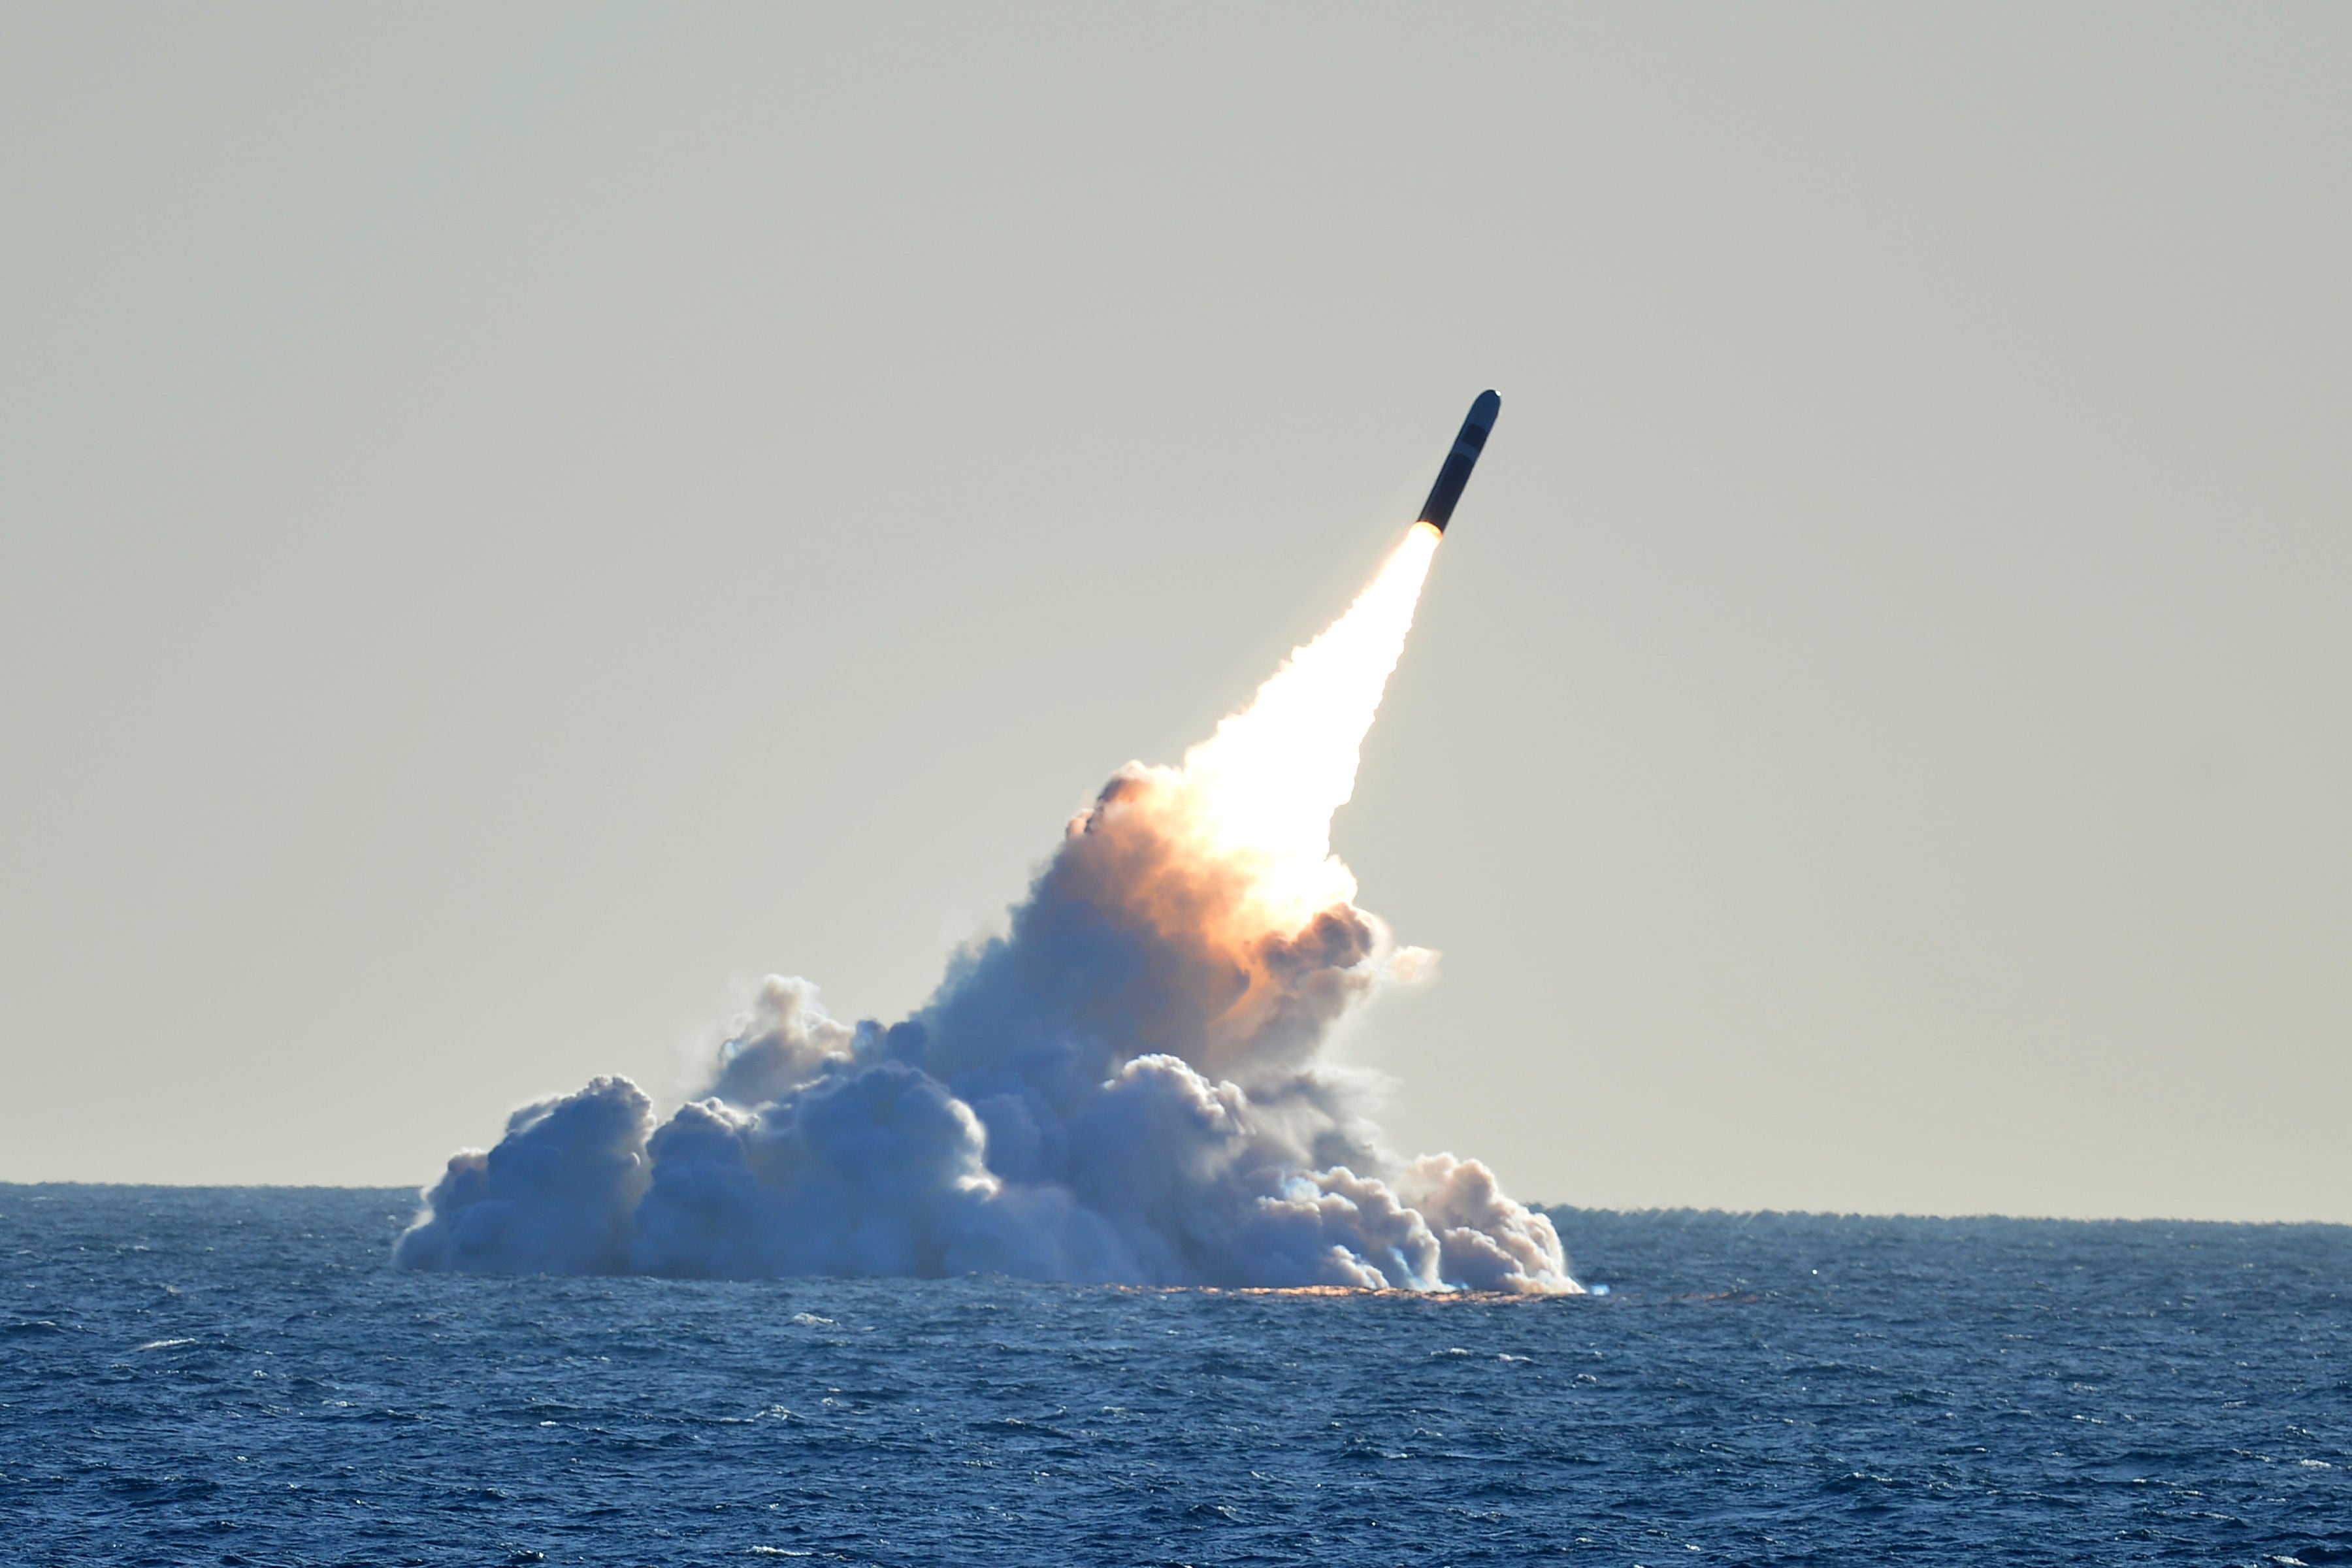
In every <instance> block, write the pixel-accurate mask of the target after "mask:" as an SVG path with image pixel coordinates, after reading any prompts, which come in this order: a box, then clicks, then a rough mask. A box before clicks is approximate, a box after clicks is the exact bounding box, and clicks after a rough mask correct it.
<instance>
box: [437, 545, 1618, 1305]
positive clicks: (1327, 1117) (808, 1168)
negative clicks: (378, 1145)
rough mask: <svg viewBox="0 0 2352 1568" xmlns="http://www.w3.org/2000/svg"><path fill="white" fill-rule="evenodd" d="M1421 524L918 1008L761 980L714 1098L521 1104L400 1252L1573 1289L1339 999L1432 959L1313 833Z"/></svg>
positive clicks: (452, 1180)
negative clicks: (894, 1018) (1400, 1129)
mask: <svg viewBox="0 0 2352 1568" xmlns="http://www.w3.org/2000/svg"><path fill="white" fill-rule="evenodd" d="M1436 542H1437V536H1436V533H1435V531H1433V530H1432V529H1429V528H1427V527H1425V526H1416V527H1415V528H1414V529H1413V530H1412V531H1411V532H1410V533H1409V534H1408V535H1407V537H1406V539H1405V541H1404V542H1403V543H1402V544H1401V545H1400V546H1399V547H1398V549H1397V550H1396V552H1395V553H1394V554H1393V555H1391V557H1390V559H1389V561H1388V563H1386V565H1385V566H1383V567H1382V569H1381V573H1380V574H1379V576H1378V577H1377V578H1375V579H1374V581H1373V583H1372V584H1371V585H1370V587H1369V588H1367V589H1366V590H1365V591H1364V593H1363V594H1362V595H1360V597H1359V598H1358V599H1357V601H1356V602H1355V604H1354V605H1352V606H1350V608H1349V610H1348V612H1347V614H1346V615H1344V616H1341V617H1340V618H1339V620H1338V621H1336V622H1335V623H1333V624H1332V626H1330V627H1329V628H1328V629H1327V630H1326V631H1325V632H1324V633H1323V635H1322V636H1320V637H1317V638H1316V639H1315V640H1314V641H1313V642H1311V643H1309V644H1307V646H1306V647H1301V648H1298V649H1297V650H1296V651H1295V652H1293V654H1292V655H1291V657H1290V658H1289V659H1288V660H1287V661H1286V663H1285V664H1284V666H1283V668H1281V669H1280V670H1279V671H1277V672H1276V674H1275V675H1274V677H1273V678H1272V679H1269V680H1267V681H1266V682H1265V685H1264V686H1262V687H1260V688H1259V689H1258V691H1257V695H1256V697H1255V700H1253V701H1252V702H1251V703H1250V705H1249V706H1248V707H1247V708H1245V709H1244V710H1242V711H1240V712H1238V713H1235V714H1234V715H1232V716H1230V717H1228V718H1227V719H1225V720H1224V721H1223V722H1222V723H1221V724H1219V725H1218V727H1217V732H1216V733H1215V735H1213V737H1211V738H1210V739H1209V740H1207V741H1205V742H1202V743H1201V744H1199V745H1197V746H1194V747H1193V748H1192V750H1191V751H1190V752H1187V753H1186V754H1185V758H1184V763H1183V765H1182V767H1181V768H1176V769H1171V768H1165V767H1147V766H1144V765H1142V764H1140V763H1130V764H1129V765H1128V766H1127V767H1125V768H1123V769H1121V770H1120V771H1119V772H1118V774H1117V775H1116V776H1114V777H1113V778H1112V779H1111V780H1110V782H1109V783H1108V784H1106V785H1105V786H1104V787H1103V789H1102V792H1101V793H1100V795H1097V798H1096V799H1095V801H1094V803H1093V804H1092V805H1091V806H1089V807H1088V808H1087V810H1086V811H1084V812H1081V813H1080V814H1079V815H1078V816H1076V818H1074V819H1073V820H1072V821H1071V823H1070V825H1069V827H1068V830H1067V832H1066V835H1065V836H1064V838H1063V841H1062V843H1061V845H1060V847H1058V848H1057V849H1056V850H1055V853H1054V855H1053V856H1052V857H1051V858H1049V859H1048V860H1047V861H1046V862H1045V865H1044V867H1043V868H1041V869H1040V870H1039V871H1038V873H1037V876H1036V879H1035V880H1034V882H1033V884H1032V885H1031V887H1030V889H1029V894H1028V897H1027V898H1026V899H1025V900H1023V901H1022V902H1021V903H1020V904H1019V905H1017V906H1016V907H1015V908H1014V909H1013V911H1012V919H1011V922H1010V929H1009V930H1008V931H1006V932H1005V934H1004V935H1003V936H1001V937H997V938H993V939H992V940H990V941H988V942H983V943H982V944H980V945H978V946H976V947H973V948H971V949H967V950H966V951H964V952H961V953H960V954H959V955H958V956H957V958H956V959H955V961H954V962H953V963H951V964H950V968H949V971H948V973H947V974H946V976H945V977H944V978H943V979H942V980H941V982H940V986H939V989H938V990H937V991H936V992H935V993H934V994H933V995H932V997H931V999H930V1000H929V1002H928V1003H927V1004H926V1005H924V1006H923V1007H922V1008H921V1010H919V1012H917V1013H916V1014H915V1015H914V1016H912V1017H910V1018H908V1019H906V1020H904V1021H902V1022H900V1023H898V1024H894V1025H891V1026H888V1027H887V1028H885V1027H883V1026H881V1025H879V1024H876V1023H870V1022H868V1023H860V1024H857V1025H856V1026H850V1025H846V1024H844V1023H841V1022H839V1021H837V1020H835V1019H834V1018H831V1017H829V1016H826V1014H825V1013H824V1010H823V1008H822V1007H821V1006H820V1005H819V1004H818V1001H817V995H816V990H815V988H814V986H812V985H810V984H808V983H807V982H805V981H801V980H787V979H781V978H772V979H770V980H769V981H768V982H767V983H766V984H764V985H763V986H762V988H761V992H760V994H759V995H758V997H757V998H756V999H755V1001H754V1004H753V1006H752V1009H751V1014H750V1015H749V1016H747V1017H746V1018H745V1019H744V1020H743V1021H742V1023H741V1024H740V1026H739V1027H738V1028H737V1030H736V1032H735V1034H734V1036H733V1037H731V1038H730V1039H729V1040H728V1041H727V1042H726V1043H725V1045H724V1046H722V1047H720V1050H719V1060H718V1061H717V1063H716V1064H715V1066H714V1069H713V1075H712V1079H711V1082H710V1085H709V1089H708V1091H707V1092H706V1094H705V1095H704V1096H703V1097H702V1098H701V1099H698V1100H695V1101H693V1102H692V1103H690V1104H688V1105H686V1106H684V1107H683V1108H681V1109H680V1110H678V1111H677V1113H676V1114H674V1115H673V1116H671V1117H670V1118H669V1119H668V1120H667V1121H662V1122H660V1123H659V1124H658V1125H656V1120H655V1117H654V1114H653V1107H652V1104H651V1102H650V1101H649V1100H647V1099H646V1096H645V1095H644V1094H643V1093H642V1092H641V1091H639V1090H638V1089H637V1088H636V1087H635V1085H633V1084H631V1083H629V1082H628V1081H627V1080H626V1079H618V1078H604V1079H595V1080H594V1081H593V1082H591V1083H590V1084H588V1085H587V1086H586V1087H585V1088H583V1089H580V1090H578V1091H577V1092H575V1093H572V1094H570V1095H565V1096H562V1097H559V1098H557V1099H553V1100H545V1101H541V1102H540V1103H538V1104H535V1105H530V1106H526V1107H524V1108H523V1109H522V1110H518V1111H516V1112H515V1113H514V1115H513V1116H512V1117H511V1118H509V1121H508V1123H507V1130H506V1135H505V1136H504V1137H503V1138H502V1139H500V1141H499V1143H498V1144H497V1145H496V1146H495V1147H493V1148H492V1149H490V1150H489V1151H488V1152H487V1153H484V1152H465V1153H461V1154H459V1155H457V1157H456V1158H454V1159H452V1160H451V1161H450V1162H449V1166H448V1170H447V1171H446V1173H444V1175H443V1176H442V1178H441V1180H440V1182H439V1183H438V1184H436V1186H434V1187H433V1188H432V1189H431V1191H430V1192H428V1193H427V1194H425V1201H426V1206H425V1210H424V1212H423V1213H421V1214H420V1215H418V1217H417V1220H416V1223H415V1225H414V1226H412V1227H411V1228H410V1229H409V1230H408V1232H407V1233H406V1234H405V1235H404V1236H403V1237H401V1238H400V1241H399V1243H398V1247H397V1249H396V1252H395V1255H394V1256H395V1258H396V1260H397V1261H398V1262H399V1263H401V1264H402V1265H404V1266H406V1267H410V1268H459V1269H483V1270H498V1271H527V1270H543V1271H551V1272H574V1273H594V1272H622V1271H635V1272H647V1273H655V1274H665V1275H685V1276H718V1277H766V1276H777V1275H791V1274H835V1275H869V1276H870V1275H914V1276H929V1275H940V1274H953V1273H963V1272H968V1271H972V1270H996V1271H1002V1272H1004V1273H1007V1274H1013V1275H1018V1276H1023V1277H1025V1278H1031V1279H1063V1280H1072V1281H1090V1282H1114V1281H1117V1282H1130V1283H1141V1284H1166V1285H1271V1286H1286V1285H1349V1286H1369V1287H1374V1288H1402V1289H1444V1288H1470V1289H1505V1290H1521V1291H1542V1292H1564V1291H1574V1290H1576V1289H1578V1287H1577V1285H1576V1283H1575V1282H1574V1280H1572V1279H1570V1277H1569V1273H1568V1267H1567V1263H1566V1260H1565V1258H1563V1257H1562V1255H1561V1251H1560V1246H1559V1237H1557V1236H1556V1235H1555V1234H1554V1233H1553V1230H1552V1227H1551V1224H1550V1222H1549V1220H1548V1219H1546V1218H1545V1217H1544V1216H1543V1215H1539V1214H1536V1213H1533V1212H1532V1211H1530V1210H1528V1209H1527V1208H1526V1207H1525V1206H1523V1205H1519V1204H1517V1203H1515V1202H1513V1201H1512V1200H1511V1199H1510V1198H1508V1197H1507V1196H1505V1195H1504V1194H1503V1193H1502V1192H1501V1190H1500V1188H1499V1187H1498V1186H1497V1185H1496V1182H1495V1179H1494V1175H1493V1173H1491V1172H1490V1171H1488V1170H1487V1169H1486V1167H1485V1166H1484V1165H1482V1164H1480V1163H1477V1162H1476V1161H1471V1160H1457V1159H1455V1158H1454V1156H1452V1155H1450V1154H1438V1155H1431V1156H1427V1157H1424V1158H1423V1159H1420V1160H1417V1161H1412V1162H1410V1163H1404V1162H1399V1161H1397V1160H1396V1159H1394V1158H1393V1157H1391V1155H1389V1154H1388V1153H1387V1152H1385V1151H1384V1150H1383V1149H1382V1147H1381V1144H1380V1142H1379V1138H1378V1135H1377V1131H1376V1130H1375V1129H1374V1128H1373V1127H1372V1126H1371V1124H1370V1121H1368V1119H1367V1118H1366V1116H1365V1114H1364V1111H1363V1110H1362V1105H1363V1096H1362V1094H1361V1092H1360V1084H1359V1083H1358V1081H1357V1080H1356V1079H1352V1078H1351V1077H1350V1076H1349V1074H1348V1073H1346V1072H1345V1071H1343V1070H1340V1069H1338V1068H1334V1067H1333V1066H1332V1065H1331V1064H1329V1063H1328V1062H1325V1061H1323V1060H1321V1059H1320V1051H1321V1047H1322V1045H1323V1043H1324V1041H1325V1039H1326V1037H1327V1036H1328V1033H1329V1030H1330V1028H1331V1026H1332V1025H1333V1024H1334V1023H1335V1022H1336V1021H1337V1020H1338V1019H1339V1017H1340V1016H1342V1015H1343V1014H1345V1013H1346V1012H1348V1011H1349V1009H1350V1008H1352V1007H1354V1006H1356V1005H1359V1004H1360V1003H1361V1002H1362V1001H1363V1000H1364V999H1365V998H1366V997H1367V996H1368V995H1370V994H1371V993H1372V992H1373V991H1374V990H1375V989H1377V988H1378V987H1379V986H1380V985H1381V984H1383V983H1384V982H1385V981H1386V980H1387V979H1389V978H1391V976H1393V975H1395V974H1397V973H1400V972H1401V971H1402V970H1404V969H1407V968H1410V967H1412V965H1413V964H1414V963H1415V961H1416V960H1417V959H1418V958H1420V957H1423V956H1425V955H1421V954H1418V953H1417V952H1416V950H1410V949H1406V950H1401V949H1399V948H1397V947H1396V945H1395V944H1394V942H1393V941H1392V940H1391V937H1390V935H1389V932H1388V931H1387V929H1386V928H1385V927H1384V926H1383V925H1382V924H1381V922H1380V921H1378V920H1377V919H1376V918H1375V917H1373V916H1372V915H1370V914H1369V913H1367V912H1366V911H1364V910H1360V909H1359V908H1357V907H1356V906H1355V904H1354V902H1353V900H1354V897H1355V892H1356V885H1355V879H1354V878H1353V877H1351V876H1350V875H1349V872H1348V869H1347V868H1346V867H1345V866H1344V865H1342V864H1341V863H1340V862H1339V859H1337V858H1335V857H1334V856H1333V855H1332V854H1331V850H1330V824H1331V815H1332V813H1333V812H1334V811H1336V810H1337V809H1338V808H1339V806H1340V805H1344V804H1346V802H1347V801H1348V799H1349V796H1350V795H1352V794H1353V793H1354V790H1355V779H1356V769H1357V763H1358V757H1359V753H1360V748H1361V745H1362V742H1363V737H1364V735H1365V732H1366V731H1368V730H1369V729H1370V726H1371V722H1372V719H1373V716H1374V714H1375V713H1376V712H1377V711H1378V710H1379V707H1380V701H1381V692H1382V690H1383V689H1384V688H1385V687H1386V685H1387V682H1388V678H1389V675H1390V673H1391V671H1392V670H1393V669H1394V668H1395V667H1396V661H1397V658H1398V656H1399V654H1400V653H1401V652H1402V648H1403V646H1404V640H1405V636H1406V633H1407V632H1408V631H1409V630H1410V629H1411V627H1412V614H1413V608H1414V605H1415V604H1416V603H1417V602H1418V600H1419V596H1420V593H1421V587H1422V584H1423V580H1424V579H1425V578H1426V576H1427V574H1428V571H1429V565H1430V560H1431V554H1432V552H1433V549H1434V547H1435V545H1436Z"/></svg>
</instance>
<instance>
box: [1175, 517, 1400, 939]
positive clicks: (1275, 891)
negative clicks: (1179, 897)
mask: <svg viewBox="0 0 2352 1568" xmlns="http://www.w3.org/2000/svg"><path fill="white" fill-rule="evenodd" d="M1436 549H1437V532H1436V531H1435V530H1434V529H1432V528H1426V527H1423V525H1421V524H1419V523H1415V524H1414V525H1413V526H1412V530H1411V531H1409V532H1408V533H1407V534H1406V535H1405V538H1404V542H1402V544H1400V545H1398V546H1397V548H1396V552H1395V553H1394V554H1392V555H1391V556H1390V557H1389V559H1388V563H1387V564H1386V565H1385V566H1383V567H1381V573H1380V575H1379V576H1377V577H1375V578H1373V579H1372V584H1371V586H1370V587H1369V588H1366V589H1365V590H1364V591H1363V593H1362V595H1360V596H1359V597H1358V598H1357V600H1356V602H1355V604H1354V605H1351V606H1350V607H1349V610H1348V613H1347V614H1346V615H1344V616H1340V617H1339V619H1338V620H1337V621H1334V622H1333V623H1332V624H1331V626H1330V627H1329V629H1328V630H1326V631H1325V632H1324V633H1323V635H1322V636H1320V637H1317V638H1316V639H1315V640H1314V641H1313V642H1310V643H1308V644H1307V646H1306V647H1301V648H1298V649H1296V650H1295V651H1293V652H1292V654H1291V656H1290V658H1289V660H1288V661H1287V662H1286V663H1285V664H1284V665H1283V667H1282V668H1281V669H1280V670H1278V671H1276V674H1275V675H1274V676H1273V678H1272V679H1269V680H1267V681H1266V683H1265V685H1263V686H1261V687H1259V688H1258V689H1257V696H1256V698H1255V700H1253V701H1252V702H1251V703H1250V705H1249V706H1248V707H1247V708H1245V709H1244V710H1242V711H1241V712H1239V713H1234V714H1232V715H1229V716H1228V717H1227V718H1225V719H1224V720H1223V721H1222V722H1221V723H1219V724H1218V726H1217V732H1216V733H1215V734H1214V735H1213V736H1211V737H1210V738H1209V739H1208V740H1206V741H1203V742H1201V743H1200V744H1198V745H1196V746H1194V747H1193V748H1192V750H1191V751H1189V752H1185V753H1184V766H1183V770H1182V774H1181V779H1182V788H1183V790H1184V792H1185V793H1186V795H1188V796H1189V797H1190V798H1191V800H1192V802H1193V803H1194V809H1195V810H1196V811H1197V813H1198V814H1199V818H1200V823H1201V827H1202V832H1203V834H1204V836H1205V837H1206V838H1207V840H1208V843H1209V845H1210V846H1211V847H1213V851H1214V852H1215V853H1216V854H1218V855H1221V856H1223V857H1226V858H1230V859H1233V860H1234V861H1236V862H1239V863H1241V864H1243V865H1245V866H1246V867H1247V868H1249V871H1250V874H1251V876H1252V879H1253V889H1252V894H1253V898H1254V899H1255V900H1256V901H1257V902H1258V903H1259V904H1260V905H1261V906H1262V907H1263V909H1264V910H1265V913H1266V915H1267V918H1268V920H1269V922H1270V923H1272V924H1274V925H1276V926H1277V927H1279V928H1281V929H1284V930H1286V931H1297V929H1298V928H1299V927H1300V926H1302V925H1304V924H1305V923H1306V922H1307V921H1309V920H1311V919H1313V918H1314V916H1315V914H1316V913H1317V912H1318V911H1319V910H1326V909H1328V908H1330V907H1331V906H1332V905H1334V904H1344V903H1347V902H1349V901H1350V900H1353V899H1354V898H1355V896H1356V879H1355V878H1354V877H1352V876H1351V875H1349V871H1348V868H1347V867H1346V866H1344V865H1342V864H1341V863H1340V862H1339V859H1338V858H1336V857H1334V856H1333V855H1332V853H1331V816H1332V814H1333V813H1335V812H1337V811H1338V810H1339V807H1341V806H1343V805H1347V804H1348V801H1349V798H1350V797H1351V796H1353V795H1355V793H1356V766H1357V762H1358V759H1359V756H1360V752H1361V751H1362V748H1363V742H1364V736H1365V734H1366V733H1367V732H1368V731H1370V729H1371V727H1372V718H1373V715H1374V714H1376V713H1377V712H1379V710H1380V706H1381V693H1382V692H1383V691H1384V690H1386V689H1387V688H1388V681H1389V676H1390V674H1391V672H1392V671H1394V670H1395V668H1396V664H1397V658H1398V656H1399V655H1401V654H1402V653H1403V651H1404V639H1405V634H1406V633H1407V632H1409V631H1411V630H1412V613H1413V608H1414V606H1415V605H1418V604H1419V603H1420V602H1421V587H1422V584H1423V581H1424V580H1425V579H1426V578H1427V577H1428V575H1429V563H1430V558H1431V556H1432V555H1433V553H1434V552H1435V551H1436Z"/></svg>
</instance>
